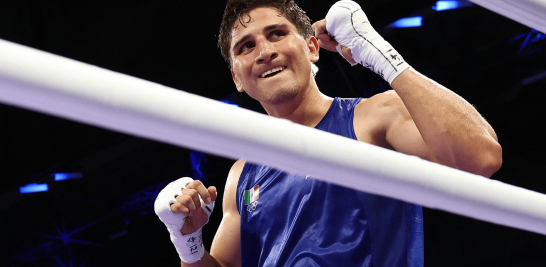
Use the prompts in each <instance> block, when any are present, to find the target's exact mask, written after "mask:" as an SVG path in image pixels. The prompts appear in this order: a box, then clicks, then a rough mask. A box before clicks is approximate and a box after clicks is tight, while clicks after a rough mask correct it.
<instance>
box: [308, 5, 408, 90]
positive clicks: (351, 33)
mask: <svg viewBox="0 0 546 267" xmlns="http://www.w3.org/2000/svg"><path fill="white" fill-rule="evenodd" d="M326 21H327V23H326V31H327V32H328V33H329V35H330V36H332V37H333V38H334V39H335V41H336V42H338V43H340V44H341V45H343V46H345V47H347V48H349V49H350V50H351V53H352V59H353V60H354V61H356V62H358V63H360V64H362V66H364V67H366V68H369V69H370V70H372V71H373V72H375V73H377V74H378V75H379V76H381V78H383V79H385V80H386V81H387V82H388V83H389V84H392V81H393V80H394V79H395V78H396V77H398V75H400V74H401V73H402V72H403V71H404V70H406V69H408V68H409V67H410V66H409V64H408V63H407V62H405V61H404V59H403V58H402V56H401V55H400V54H399V53H398V52H397V51H396V50H395V49H394V48H393V47H392V45H391V44H389V43H388V42H387V41H385V39H383V37H381V35H380V34H379V33H377V31H375V29H374V28H373V27H372V25H371V24H370V22H369V21H368V17H367V16H366V14H364V11H363V10H362V8H361V7H360V5H358V3H356V2H354V1H350V0H341V1H338V2H336V3H335V4H334V5H332V7H331V8H330V10H329V11H328V14H326ZM321 27H322V26H321ZM317 28H320V27H317ZM323 31H324V30H323ZM324 42H327V40H325V41H324ZM331 44H332V43H331V42H330V43H329V44H328V46H331ZM338 52H339V53H341V54H342V55H343V56H344V57H345V55H344V53H343V51H341V50H338ZM351 64H352V62H351Z"/></svg>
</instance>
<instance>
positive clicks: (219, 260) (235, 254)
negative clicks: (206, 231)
mask: <svg viewBox="0 0 546 267" xmlns="http://www.w3.org/2000/svg"><path fill="white" fill-rule="evenodd" d="M244 164H245V162H244V161H242V160H239V161H237V162H235V164H233V167H232V168H231V171H230V172H229V175H228V178H227V182H226V187H225V191H224V200H223V203H222V205H223V206H222V208H223V210H224V214H223V218H222V222H221V223H220V226H219V228H218V231H217V232H216V236H215V237H214V241H213V242H212V246H211V249H210V253H208V252H206V251H205V255H203V258H202V259H201V260H200V261H198V262H196V263H193V264H186V263H184V262H181V266H182V267H187V266H188V267H189V266H192V267H200V266H215V267H235V266H241V237H240V230H239V226H240V221H241V217H240V216H239V211H238V210H237V203H236V194H237V184H238V181H239V177H240V176H241V172H242V171H243V167H244Z"/></svg>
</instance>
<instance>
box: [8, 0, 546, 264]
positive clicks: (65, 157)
mask: <svg viewBox="0 0 546 267" xmlns="http://www.w3.org/2000/svg"><path fill="white" fill-rule="evenodd" d="M334 2H335V1H311V0H300V1H299V3H300V5H301V6H302V8H303V9H304V10H306V11H307V13H308V15H309V16H310V17H311V19H312V20H313V21H317V20H319V19H322V18H323V17H324V16H325V14H326V12H327V10H328V8H329V7H330V6H331V5H332V4H333V3H334ZM358 2H359V3H360V4H361V6H362V7H363V9H364V10H365V11H366V13H367V15H368V17H369V18H370V21H371V22H372V25H374V27H375V28H376V29H377V30H378V31H379V32H380V33H381V34H382V35H383V36H384V37H385V38H386V39H387V40H388V41H390V42H391V43H392V44H393V46H394V47H395V48H396V49H397V50H398V51H399V52H400V53H401V54H402V55H403V56H404V57H405V59H406V60H407V61H408V62H409V63H410V64H411V65H412V66H413V67H414V68H416V69H417V70H419V71H420V72H422V73H424V74H425V75H427V76H429V77H431V78H432V79H434V80H436V81H438V82H440V83H441V84H443V85H445V86H447V87H448V88H450V89H451V90H453V91H454V92H456V93H457V94H459V95H461V96H462V97H464V98H465V99H467V100H468V101H469V102H470V103H472V104H473V105H475V106H476V108H477V109H478V111H479V112H480V113H481V114H482V115H483V116H484V117H485V118H486V119H487V120H488V121H489V122H490V123H491V125H492V126H493V127H494V129H495V130H496V132H497V134H498V137H499V141H500V143H501V145H502V146H503V149H504V164H503V167H502V169H501V170H500V171H499V172H497V173H496V174H495V175H494V176H493V177H492V178H493V179H496V180H500V181H502V182H505V183H509V184H513V185H517V186H521V187H524V188H528V189H531V190H534V191H538V192H543V193H545V192H546V181H545V179H546V175H545V174H546V168H545V166H544V162H545V156H544V154H543V153H542V151H543V149H544V147H545V146H544V143H545V141H544V140H543V136H544V133H543V128H544V127H543V124H544V123H545V121H546V119H545V117H544V116H545V115H546V112H545V111H544V100H545V96H546V90H545V89H546V79H538V80H536V79H534V80H536V81H534V80H533V79H528V78H530V77H537V76H536V75H539V76H540V74H541V73H542V74H544V72H545V71H546V65H545V62H546V61H545V59H546V51H545V47H546V38H545V37H546V36H545V35H544V34H541V33H539V32H536V31H533V30H532V29H530V28H528V27H525V26H523V25H521V24H519V23H516V22H513V21H511V20H509V19H507V18H504V17H502V16H500V15H497V14H495V13H492V12H490V11H488V10H486V9H484V8H482V7H480V6H476V5H474V6H472V7H467V8H462V9H457V10H449V11H442V12H437V11H435V10H433V9H432V8H431V7H432V6H433V5H434V4H435V1H424V0H423V1H420V0H382V1H363V0H360V1H358ZM223 8H224V1H173V0H156V1H151V0H148V1H144V0H133V1H120V0H110V1H86V2H85V1H53V0H52V1H27V0H3V1H0V38H1V39H4V40H9V41H13V42H17V43H20V44H23V45H26V46H30V47H34V48H37V49H40V50H44V51H48V52H51V53H54V54H58V55H61V56H65V57H69V58H73V59H76V60H79V61H82V62H86V63H89V64H93V65H97V66H100V67H103V68H107V69H110V70H114V71H117V72H121V73H126V74H129V75H132V76H136V77H139V78H143V79H146V80H150V81H153V82H157V83H160V84H164V85H167V86H170V87H173V88H177V89H180V90H184V91H188V92H191V93H195V94H198V95H202V96H206V97H209V98H213V99H217V100H229V101H231V102H234V103H237V104H239V105H240V106H241V107H243V108H247V109H252V110H255V111H258V112H263V111H262V109H261V107H260V106H259V104H257V103H256V102H254V101H253V100H251V99H250V98H249V97H247V96H246V95H244V94H239V93H237V92H236V90H235V86H234V85H233V82H232V80H231V76H230V73H229V71H228V68H227V65H226V64H225V63H224V62H223V59H222V57H221V55H220V51H219V49H217V48H216V39H217V34H218V27H219V25H220V21H221V16H222V13H223ZM414 15H422V16H423V17H424V19H423V26H422V27H418V28H404V29H392V28H387V27H386V26H387V25H389V24H390V23H392V22H394V21H396V20H398V19H400V18H403V17H409V16H414ZM0 64H2V62H0ZM317 65H318V67H319V68H320V72H319V73H318V76H317V82H318V84H319V87H320V88H321V90H322V91H323V92H324V93H325V94H327V95H330V96H341V97H370V96H372V95H373V94H375V93H378V92H382V91H385V90H387V89H388V88H389V87H388V84H386V83H385V82H383V81H382V80H381V79H380V78H379V77H377V76H376V75H375V74H373V73H371V72H370V71H368V70H366V69H364V68H363V67H361V66H357V67H352V68H351V67H350V66H348V64H347V63H346V62H345V61H344V60H343V59H342V58H340V57H339V56H338V55H337V54H334V53H330V52H328V51H322V52H321V60H320V61H319V62H318V63H317ZM542 77H544V75H542ZM232 163H233V161H232V160H228V159H223V158H220V157H216V156H212V155H205V154H202V153H200V152H195V151H189V150H187V149H184V148H178V147H174V146H171V145H167V144H162V143H159V142H155V141H151V140H145V139H141V138H137V137H133V136H128V135H124V134H120V133H116V132H111V131H107V130H103V129H99V128H95V127H92V126H88V125H83V124H78V123H75V122H71V121H67V120H64V119H60V118H55V117H50V116H47V115H43V114H38V113H35V112H31V111H28V110H24V109H19V108H16V107H12V106H7V105H0V177H1V178H0V266H178V265H179V261H178V257H177V254H176V252H175V250H174V248H173V246H172V244H171V243H170V240H169V237H168V233H167V231H166V229H165V227H164V225H163V224H162V223H161V222H160V221H159V220H158V218H157V217H156V215H155V214H154V213H153V210H152V203H153V201H154V199H155V195H156V194H157V192H158V190H160V189H161V188H163V186H164V185H165V184H166V183H168V182H170V181H172V180H174V179H176V178H179V177H182V176H194V177H201V179H202V180H203V181H204V182H205V183H206V184H207V185H215V186H217V187H218V188H219V189H220V190H222V189H223V186H224V183H225V177H226V175H227V172H228V171H229V168H230V167H231V164H232ZM60 171H78V172H83V176H84V177H83V179H78V180H68V181H62V182H54V181H53V178H52V176H51V174H52V173H55V172H60ZM438 179H441V177H438ZM28 183H48V184H49V187H50V190H49V191H48V192H42V193H34V194H25V195H21V194H19V191H18V190H19V187H20V186H23V185H25V184H28ZM221 196H222V195H220V197H221ZM529 205H533V203H529ZM221 214H222V212H221V205H217V208H216V211H215V212H214V213H213V216H212V218H211V222H210V223H209V225H208V226H206V228H205V229H204V238H205V244H206V247H208V246H210V244H211V240H212V237H213V236H214V233H215V229H216V227H217V225H218V223H219V221H220V219H221ZM425 256H426V258H425V259H426V265H427V266H546V237H544V236H541V235H537V234H533V233H529V232H526V231H521V230H515V229H510V228H506V227H502V226H498V225H493V224H489V223H484V222H480V221H476V220H472V219H468V218H464V217H460V216H456V215H452V214H448V213H444V212H441V211H436V210H430V209H425Z"/></svg>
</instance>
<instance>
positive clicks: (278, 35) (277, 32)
mask: <svg viewBox="0 0 546 267" xmlns="http://www.w3.org/2000/svg"><path fill="white" fill-rule="evenodd" d="M285 35H286V34H285V33H284V32H283V31H281V30H278V31H273V32H272V33H271V36H273V37H274V38H278V37H282V36H285Z"/></svg>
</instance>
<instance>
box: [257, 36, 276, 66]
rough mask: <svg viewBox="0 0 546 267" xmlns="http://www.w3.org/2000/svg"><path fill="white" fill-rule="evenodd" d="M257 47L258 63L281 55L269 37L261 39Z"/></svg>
mask: <svg viewBox="0 0 546 267" xmlns="http://www.w3.org/2000/svg"><path fill="white" fill-rule="evenodd" d="M256 48H257V49H256V51H257V52H258V56H257V57H256V58H255V59H254V60H255V61H256V62H258V63H267V62H270V61H271V60H273V59H275V58H277V57H278V56H279V54H278V53H277V50H276V49H275V46H274V45H273V44H272V43H271V42H269V40H267V39H261V40H259V41H258V42H257V43H256Z"/></svg>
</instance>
